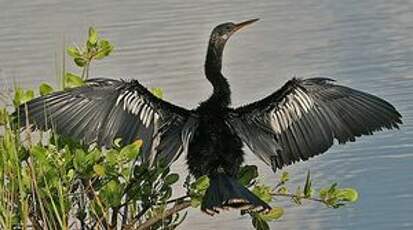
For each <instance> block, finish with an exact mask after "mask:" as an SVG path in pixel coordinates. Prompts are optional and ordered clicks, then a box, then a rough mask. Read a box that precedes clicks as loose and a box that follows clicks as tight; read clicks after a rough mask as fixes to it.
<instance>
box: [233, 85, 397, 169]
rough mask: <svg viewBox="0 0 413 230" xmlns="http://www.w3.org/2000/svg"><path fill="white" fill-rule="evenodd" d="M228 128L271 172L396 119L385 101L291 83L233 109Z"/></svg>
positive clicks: (339, 89) (393, 125) (339, 88)
mask: <svg viewBox="0 0 413 230" xmlns="http://www.w3.org/2000/svg"><path fill="white" fill-rule="evenodd" d="M228 123H229V125H230V127H232V129H233V130H235V132H236V133H237V134H238V135H239V136H240V137H241V139H242V140H243V142H245V143H246V144H247V145H248V146H249V148H250V149H251V150H252V151H253V152H254V153H255V154H256V155H257V156H258V157H260V158H261V159H262V160H263V161H264V162H266V163H267V164H268V165H271V166H272V168H273V170H274V171H275V170H276V169H277V168H279V169H281V168H282V167H283V166H285V165H289V164H292V163H294V162H297V161H300V160H307V159H308V158H310V157H312V156H315V155H318V154H321V153H323V152H325V151H327V149H328V148H330V147H331V146H332V145H333V141H334V139H336V140H338V142H339V143H345V142H347V141H354V140H355V137H359V136H361V135H370V134H372V133H373V132H374V131H378V130H381V129H382V128H388V129H391V128H398V124H401V123H402V122H401V115H400V114H399V112H397V110H396V109H395V108H394V107H393V106H392V105H391V104H390V103H388V102H386V101H384V100H383V99H380V98H378V97H376V96H373V95H371V94H367V93H363V92H361V91H358V90H355V89H351V88H348V87H345V86H341V85H337V84H334V83H333V80H331V79H326V78H312V79H305V80H301V79H292V80H290V81H288V82H287V83H286V84H285V85H284V86H283V87H282V88H281V89H279V90H278V91H276V92H274V93H273V94H271V95H269V96H268V97H266V98H264V99H262V100H260V101H257V102H254V103H251V104H249V105H246V106H243V107H240V108H237V109H235V110H234V112H233V114H232V116H230V118H229V119H228Z"/></svg>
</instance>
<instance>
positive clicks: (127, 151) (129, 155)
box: [119, 142, 140, 160]
mask: <svg viewBox="0 0 413 230" xmlns="http://www.w3.org/2000/svg"><path fill="white" fill-rule="evenodd" d="M139 148H140V146H139V144H137V143H136V142H133V143H132V144H130V145H127V146H125V147H123V148H122V149H121V150H120V153H119V154H120V155H121V156H123V157H125V159H127V160H133V159H135V158H136V157H137V156H138V154H139Z"/></svg>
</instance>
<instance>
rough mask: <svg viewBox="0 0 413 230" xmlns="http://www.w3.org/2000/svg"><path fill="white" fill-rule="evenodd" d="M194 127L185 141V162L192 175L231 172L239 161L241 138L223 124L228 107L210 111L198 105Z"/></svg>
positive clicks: (241, 152) (233, 173)
mask: <svg viewBox="0 0 413 230" xmlns="http://www.w3.org/2000/svg"><path fill="white" fill-rule="evenodd" d="M195 111H196V113H197V114H199V124H198V129H197V130H196V131H195V133H194V136H193V139H192V141H191V143H190V145H189V149H188V155H187V162H188V166H189V170H190V172H191V173H192V174H193V175H195V176H196V177H200V176H202V175H213V174H216V173H218V171H224V172H225V173H227V174H228V175H231V176H235V175H236V173H237V172H238V169H239V167H240V166H241V164H242V162H243V155H244V152H243V151H242V146H243V144H242V140H241V138H239V137H238V135H236V133H234V132H233V131H232V130H231V129H230V127H229V126H228V124H226V122H225V121H226V120H227V117H228V115H229V113H228V112H229V111H230V109H228V108H222V109H221V110H215V111H213V110H212V111H211V110H209V107H208V106H204V105H201V106H200V107H199V108H198V109H197V110H195Z"/></svg>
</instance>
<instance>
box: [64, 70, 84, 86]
mask: <svg viewBox="0 0 413 230" xmlns="http://www.w3.org/2000/svg"><path fill="white" fill-rule="evenodd" d="M64 80H65V86H66V88H75V87H80V86H82V85H85V82H84V81H83V80H82V78H80V77H79V76H77V75H76V74H73V73H69V72H67V73H66V75H65V79H64Z"/></svg>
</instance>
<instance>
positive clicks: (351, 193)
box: [337, 188, 358, 203]
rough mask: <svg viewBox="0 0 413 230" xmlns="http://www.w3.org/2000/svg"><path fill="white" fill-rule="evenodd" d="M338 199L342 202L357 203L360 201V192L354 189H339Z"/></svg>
mask: <svg viewBox="0 0 413 230" xmlns="http://www.w3.org/2000/svg"><path fill="white" fill-rule="evenodd" d="M337 197H338V198H339V199H340V200H342V201H348V202H352V203H354V202H356V201H357V200H358V192H357V190H355V189H353V188H341V189H337Z"/></svg>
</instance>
